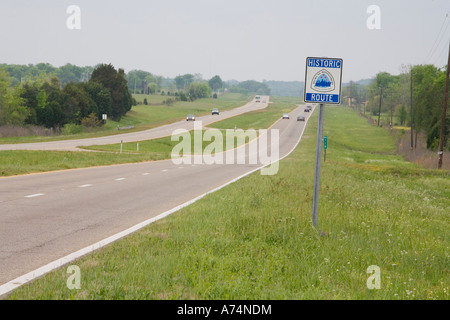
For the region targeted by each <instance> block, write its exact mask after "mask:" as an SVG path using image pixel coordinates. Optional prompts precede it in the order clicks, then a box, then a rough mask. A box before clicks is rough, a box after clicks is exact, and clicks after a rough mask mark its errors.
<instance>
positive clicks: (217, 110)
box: [211, 108, 219, 115]
mask: <svg viewBox="0 0 450 320" xmlns="http://www.w3.org/2000/svg"><path fill="white" fill-rule="evenodd" d="M211 114H212V115H215V114H217V115H219V109H217V108H216V109H213V110H212V112H211Z"/></svg>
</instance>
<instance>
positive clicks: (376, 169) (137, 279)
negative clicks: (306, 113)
mask: <svg viewBox="0 0 450 320" xmlns="http://www.w3.org/2000/svg"><path fill="white" fill-rule="evenodd" d="M350 128H351V129H352V130H353V133H352V135H349V134H347V133H346V132H343V131H346V130H349V129H350ZM354 128H358V129H354ZM325 130H326V133H327V134H328V136H329V139H330V140H329V141H330V142H329V145H328V153H327V160H326V162H323V164H322V175H321V185H320V187H321V188H320V204H319V220H318V227H317V229H316V228H314V227H312V225H311V210H312V194H313V192H312V191H313V190H312V189H313V181H314V158H315V148H316V145H315V141H316V138H315V135H316V131H317V112H315V113H314V114H313V115H312V118H311V119H310V122H309V124H308V126H307V128H306V131H305V134H304V136H303V138H302V141H301V143H300V144H299V146H298V147H297V148H296V150H295V151H294V152H293V153H292V154H291V155H290V156H289V157H287V158H285V159H284V160H283V161H282V162H281V163H280V169H279V172H278V174H276V175H273V176H262V175H260V174H259V173H254V174H252V175H249V176H247V177H246V178H243V179H241V180H239V181H237V182H235V183H233V184H232V185H229V186H227V187H225V188H223V189H221V190H219V191H217V192H215V193H213V194H210V195H208V196H206V197H204V198H202V199H201V200H199V201H197V202H196V203H194V204H193V205H191V206H189V207H186V208H184V209H182V210H180V211H178V212H177V213H174V214H172V215H171V216H169V217H167V218H165V219H162V220H159V221H157V222H155V223H153V224H151V225H149V226H147V227H146V228H143V229H141V230H140V231H138V232H136V233H134V234H132V235H130V236H128V237H126V238H124V239H122V240H119V241H117V242H115V243H113V244H111V245H109V246H107V247H105V248H103V249H101V250H98V251H96V252H94V253H93V254H90V255H87V256H85V257H83V258H81V259H79V260H77V261H74V262H72V263H71V264H76V265H78V266H79V267H80V270H81V289H79V290H69V289H68V288H67V286H66V282H67V280H68V277H69V276H70V274H67V273H66V268H64V267H63V268H61V269H58V270H55V271H54V272H51V273H49V274H47V275H45V276H43V277H42V278H40V279H38V280H36V281H33V282H32V283H30V284H28V285H24V286H22V287H20V288H18V289H17V290H15V291H14V292H13V293H12V294H11V295H10V296H9V299H161V300H166V299H236V300H239V299H274V300H281V299H343V300H346V299H355V300H365V299H369V300H370V299H392V300H395V299H399V300H406V299H438V300H446V299H448V298H449V296H448V293H449V290H450V288H449V285H450V283H449V279H450V278H449V238H448V230H449V221H450V219H449V212H448V208H449V207H450V179H449V172H448V171H437V170H425V169H422V168H420V167H418V166H416V165H414V164H411V163H407V162H405V161H403V160H402V159H401V158H400V157H398V156H396V155H395V154H393V152H392V150H393V146H392V144H393V141H392V140H391V139H390V138H389V136H386V135H385V133H384V130H383V129H380V128H376V127H372V126H370V125H368V124H367V123H366V120H365V119H362V118H359V116H358V115H357V114H356V113H355V112H353V111H351V110H349V109H348V108H344V107H331V108H328V107H327V108H326V110H325ZM372 265H376V266H378V267H379V268H380V279H381V282H380V289H374V290H369V289H368V287H367V281H368V278H369V276H370V274H368V273H367V269H368V267H369V266H372Z"/></svg>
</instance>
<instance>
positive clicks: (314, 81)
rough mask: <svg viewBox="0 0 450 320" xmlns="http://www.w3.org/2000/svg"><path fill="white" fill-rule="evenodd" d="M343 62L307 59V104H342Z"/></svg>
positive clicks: (338, 60) (329, 59)
mask: <svg viewBox="0 0 450 320" xmlns="http://www.w3.org/2000/svg"><path fill="white" fill-rule="evenodd" d="M342 65H343V60H342V59H340V58H314V57H308V58H306V72H305V97H304V99H305V102H314V103H326V104H340V103H341V82H342Z"/></svg>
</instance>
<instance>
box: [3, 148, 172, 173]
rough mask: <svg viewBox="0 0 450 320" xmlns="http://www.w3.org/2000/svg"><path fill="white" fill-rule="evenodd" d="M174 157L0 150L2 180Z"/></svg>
mask: <svg viewBox="0 0 450 320" xmlns="http://www.w3.org/2000/svg"><path fill="white" fill-rule="evenodd" d="M169 157H170V154H165V153H152V154H148V153H146V154H127V153H122V154H120V153H114V154H111V153H107V152H70V151H0V177H7V176H14V175H21V174H29V173H38V172H48V171H56V170H67V169H76V168H87V167H93V166H103V165H113V164H122V163H135V162H144V161H155V160H163V159H167V158H169Z"/></svg>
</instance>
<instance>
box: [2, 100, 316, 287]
mask: <svg viewBox="0 0 450 320" xmlns="http://www.w3.org/2000/svg"><path fill="white" fill-rule="evenodd" d="M251 106H252V105H251V104H250V105H249V107H251ZM300 114H301V115H304V116H305V117H306V119H308V117H309V116H310V113H304V111H303V107H299V108H297V109H295V110H294V111H293V112H292V113H291V118H290V119H280V120H279V121H278V122H277V123H276V124H275V125H274V126H273V127H272V129H277V130H278V133H279V144H278V146H277V147H278V151H279V157H280V158H281V157H283V156H285V155H287V154H288V153H289V152H290V151H292V149H293V148H294V147H295V146H296V144H297V143H298V141H299V139H300V137H301V135H302V132H303V130H304V127H305V125H306V122H302V121H297V119H296V117H297V115H300ZM280 117H281V115H280ZM263 136H264V135H262V136H260V138H258V139H255V140H253V141H251V142H250V143H249V144H248V145H247V146H244V147H240V148H244V149H245V151H246V152H245V161H244V162H245V163H243V164H237V159H238V154H239V150H240V148H237V149H234V150H230V151H227V152H225V153H223V154H221V156H223V159H226V157H227V155H228V156H229V155H230V152H231V153H233V155H235V159H236V161H235V162H234V163H228V164H226V163H227V162H226V161H225V160H224V161H223V162H224V163H225V164H193V163H191V164H189V163H182V164H175V163H174V162H173V161H172V160H164V161H154V162H146V163H138V164H125V165H114V166H105V167H95V168H86V169H74V170H66V171H57V172H48V173H40V174H31V175H24V176H15V177H5V178H0V286H1V285H2V284H4V283H7V282H10V281H11V280H13V279H16V278H17V277H19V276H21V275H23V274H25V273H28V272H31V271H33V270H35V269H37V268H39V267H41V266H43V265H45V264H47V263H49V262H52V261H54V260H57V259H60V258H61V257H64V256H66V255H68V254H71V253H73V252H75V251H77V250H80V249H82V248H85V247H87V246H90V245H92V244H93V243H96V242H98V241H101V240H102V239H105V238H107V237H110V236H112V235H114V234H117V233H118V232H121V231H123V230H125V229H127V228H130V227H132V226H134V225H136V224H139V223H141V222H142V221H145V220H147V219H149V218H152V217H155V216H157V215H159V214H160V213H162V212H165V211H167V210H170V209H172V208H174V207H177V206H179V205H180V204H183V203H185V202H187V201H189V200H191V199H193V198H196V197H198V196H199V195H202V194H204V193H206V192H208V191H210V190H212V189H214V188H217V187H219V186H222V185H224V184H226V183H227V182H229V181H231V180H233V179H235V178H237V177H240V176H241V175H243V174H245V173H248V172H249V171H251V170H255V168H258V167H261V162H260V161H258V163H250V160H249V159H251V158H252V151H251V150H252V147H251V146H252V145H253V144H258V148H259V149H258V150H263V149H264V148H265V147H264V146H269V147H270V141H271V139H269V142H268V143H266V144H263V143H261V141H262V140H261V139H262V138H263ZM267 136H268V137H274V136H273V135H270V132H269V133H268V134H267ZM274 141H275V140H274ZM102 143H103V142H102ZM265 151H267V152H269V153H270V152H272V150H271V149H270V148H268V150H265ZM273 160H274V159H273ZM281 165H282V163H280V166H281ZM218 205H220V203H219V204H218Z"/></svg>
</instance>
